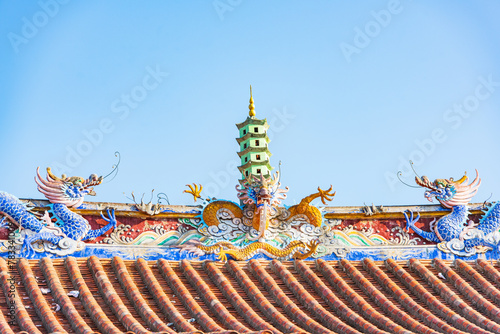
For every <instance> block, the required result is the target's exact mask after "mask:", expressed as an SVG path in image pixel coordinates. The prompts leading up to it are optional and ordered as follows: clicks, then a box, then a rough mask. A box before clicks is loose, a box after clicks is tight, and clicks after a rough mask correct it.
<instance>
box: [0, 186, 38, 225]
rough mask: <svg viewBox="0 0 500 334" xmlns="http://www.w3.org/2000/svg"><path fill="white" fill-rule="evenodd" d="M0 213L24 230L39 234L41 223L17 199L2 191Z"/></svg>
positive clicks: (0, 192)
mask: <svg viewBox="0 0 500 334" xmlns="http://www.w3.org/2000/svg"><path fill="white" fill-rule="evenodd" d="M0 213H3V214H4V215H6V216H7V217H8V218H10V219H11V220H13V221H15V222H16V223H17V224H18V225H19V226H20V227H22V228H25V229H30V230H33V231H35V232H39V231H40V230H41V229H42V227H43V224H42V222H41V221H40V220H39V219H38V218H37V217H35V215H33V214H32V213H31V212H29V211H28V209H27V208H26V206H24V204H23V203H22V202H21V201H20V200H19V199H18V198H17V197H15V196H13V195H11V194H9V193H6V192H3V191H0Z"/></svg>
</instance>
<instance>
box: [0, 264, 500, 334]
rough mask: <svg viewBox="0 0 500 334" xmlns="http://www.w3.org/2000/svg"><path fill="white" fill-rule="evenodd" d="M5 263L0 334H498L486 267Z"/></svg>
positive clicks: (492, 280) (492, 270)
mask: <svg viewBox="0 0 500 334" xmlns="http://www.w3.org/2000/svg"><path fill="white" fill-rule="evenodd" d="M7 261H8V260H6V259H2V258H0V284H1V286H2V290H3V293H0V295H1V298H0V311H1V312H0V333H19V332H23V331H24V333H30V334H35V333H97V332H99V333H127V332H128V333H152V332H153V333H174V332H197V333H200V332H212V333H214V332H218V333H236V332H238V333H251V332H261V333H271V332H274V333H280V332H281V333H300V332H302V333H304V332H308V333H332V332H335V333H500V267H499V265H498V264H497V263H491V262H489V261H485V260H477V261H476V262H465V261H462V260H456V261H455V262H454V263H450V262H444V261H442V260H438V259H436V260H434V261H422V260H420V261H419V260H409V261H407V262H401V261H399V262H398V261H394V260H387V261H385V262H373V261H371V260H364V261H360V262H350V261H346V260H341V261H339V262H327V261H323V260H317V261H315V262H312V261H297V262H283V263H282V262H278V261H257V260H252V261H249V262H234V261H230V262H228V263H226V264H223V263H218V262H189V261H186V260H183V261H180V262H174V261H166V260H159V261H151V262H147V261H145V260H142V259H139V260H137V261H124V260H122V259H121V258H118V257H115V258H113V259H98V258H97V257H90V258H85V259H81V258H72V257H68V258H66V259H48V258H44V259H42V260H40V261H38V260H25V259H19V260H16V262H14V261H12V260H10V262H7ZM76 291H78V296H77V295H76ZM10 304H12V306H11V309H12V310H13V313H14V315H15V320H14V321H11V318H10V314H9V305H10ZM9 322H10V324H9Z"/></svg>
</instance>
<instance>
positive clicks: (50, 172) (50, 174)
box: [47, 167, 61, 181]
mask: <svg viewBox="0 0 500 334" xmlns="http://www.w3.org/2000/svg"><path fill="white" fill-rule="evenodd" d="M47 174H48V175H49V176H50V178H51V179H52V180H54V181H61V178H59V177H57V176H55V175H54V174H53V173H52V170H51V168H50V167H47Z"/></svg>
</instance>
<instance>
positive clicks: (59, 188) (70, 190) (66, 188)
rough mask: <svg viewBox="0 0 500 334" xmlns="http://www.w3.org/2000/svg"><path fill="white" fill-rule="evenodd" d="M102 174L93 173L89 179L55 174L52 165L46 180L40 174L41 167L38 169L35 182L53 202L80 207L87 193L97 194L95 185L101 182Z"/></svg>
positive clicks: (48, 169)
mask: <svg viewBox="0 0 500 334" xmlns="http://www.w3.org/2000/svg"><path fill="white" fill-rule="evenodd" d="M102 180H103V177H102V176H97V175H96V174H92V175H90V176H89V178H88V179H84V178H82V177H79V176H71V177H66V175H64V174H63V175H62V176H61V177H57V176H55V175H54V174H53V173H52V171H51V169H50V167H48V168H47V177H46V179H45V180H44V179H43V177H42V176H41V175H40V167H38V168H37V169H36V177H35V182H36V183H37V184H38V191H40V192H41V193H42V194H44V195H45V197H46V198H47V199H48V200H49V201H50V202H51V203H61V204H65V205H67V206H74V207H78V206H80V205H81V204H82V203H83V200H84V197H85V195H90V196H95V191H94V188H93V187H94V186H97V185H99V184H101V182H102Z"/></svg>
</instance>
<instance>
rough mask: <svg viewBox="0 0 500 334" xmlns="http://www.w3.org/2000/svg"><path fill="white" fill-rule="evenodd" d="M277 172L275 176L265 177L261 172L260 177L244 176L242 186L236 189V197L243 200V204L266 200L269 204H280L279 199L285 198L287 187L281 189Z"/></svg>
mask: <svg viewBox="0 0 500 334" xmlns="http://www.w3.org/2000/svg"><path fill="white" fill-rule="evenodd" d="M278 175H279V174H278V172H276V175H275V176H272V177H271V178H269V179H266V178H265V177H264V176H263V175H262V174H261V175H260V178H259V177H257V176H255V175H251V177H248V178H246V180H244V181H243V182H242V184H241V186H242V187H243V188H242V189H239V188H238V186H236V190H237V191H238V198H239V199H240V200H242V201H243V203H244V204H261V203H263V202H267V203H268V204H270V205H274V206H277V205H280V204H281V200H282V199H285V198H286V194H285V193H286V192H287V191H288V187H286V188H285V189H281V188H280V186H281V183H280V182H279V178H278Z"/></svg>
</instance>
